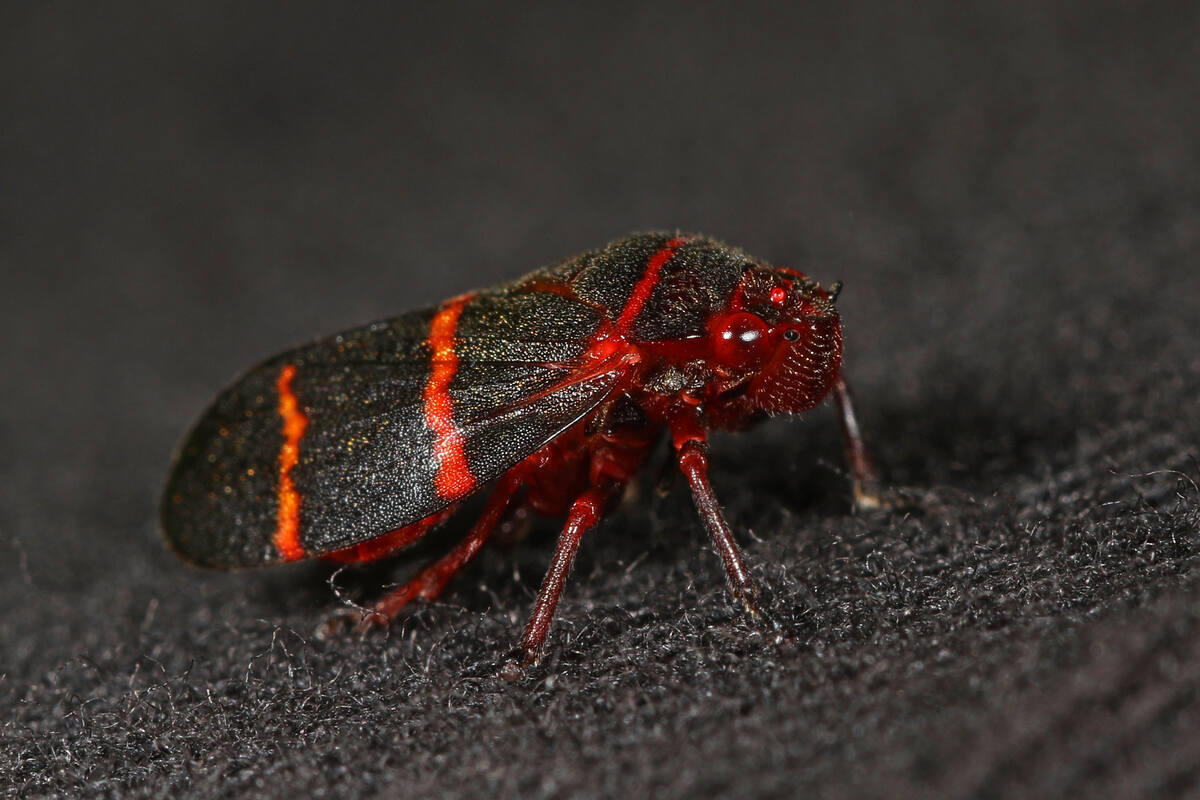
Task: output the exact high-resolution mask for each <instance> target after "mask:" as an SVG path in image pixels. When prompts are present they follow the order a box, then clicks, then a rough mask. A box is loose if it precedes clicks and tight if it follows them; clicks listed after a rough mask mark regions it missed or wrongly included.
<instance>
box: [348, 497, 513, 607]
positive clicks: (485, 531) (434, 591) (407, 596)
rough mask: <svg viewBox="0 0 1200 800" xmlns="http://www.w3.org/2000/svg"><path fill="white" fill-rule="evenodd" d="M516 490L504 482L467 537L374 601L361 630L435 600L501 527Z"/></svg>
mask: <svg viewBox="0 0 1200 800" xmlns="http://www.w3.org/2000/svg"><path fill="white" fill-rule="evenodd" d="M519 486H520V481H519V480H518V479H513V478H505V479H503V480H502V481H501V483H500V484H499V485H498V486H497V487H496V489H495V490H494V491H493V492H492V496H491V497H490V498H489V499H488V503H487V506H486V507H485V508H484V510H483V513H482V514H480V515H479V519H477V520H476V521H475V524H474V525H472V526H471V530H470V532H468V533H467V535H466V537H465V538H464V539H463V540H462V541H461V542H459V543H458V545H457V546H456V547H455V548H454V549H453V550H451V551H450V552H449V553H447V554H446V555H444V556H442V557H441V558H439V559H438V560H437V561H435V562H433V563H432V564H430V565H429V566H427V567H425V569H423V570H421V571H420V572H419V573H417V575H416V577H414V578H413V579H412V580H410V581H409V582H408V583H406V584H404V585H403V586H401V587H399V588H398V589H396V590H394V591H392V592H389V593H388V594H386V595H384V596H383V597H382V598H380V599H379V600H378V601H376V603H375V605H373V606H372V607H371V613H370V614H369V615H368V616H367V617H366V618H365V619H363V621H362V623H361V624H360V627H370V626H371V625H382V624H386V623H388V622H390V621H391V620H392V618H393V617H395V616H396V614H397V613H399V611H400V609H402V608H404V607H405V606H406V605H408V604H409V603H410V602H412V601H413V600H415V599H416V598H418V597H419V598H421V599H422V600H434V599H436V598H437V597H438V595H440V594H441V593H442V590H443V589H444V588H445V587H446V584H447V583H448V582H449V580H450V579H451V578H452V577H454V574H455V573H456V572H458V571H459V570H460V569H462V568H463V567H464V566H465V565H466V563H467V562H468V561H470V560H471V559H472V558H473V557H474V556H475V554H476V553H477V552H479V548H480V547H481V546H482V545H483V543H484V542H486V541H487V538H488V536H490V535H491V533H492V531H493V530H495V528H496V526H497V525H498V524H499V523H500V519H501V517H502V516H503V515H504V509H505V508H507V507H508V503H509V501H510V500H511V499H512V496H513V494H515V493H516V491H517V489H518V487H519Z"/></svg>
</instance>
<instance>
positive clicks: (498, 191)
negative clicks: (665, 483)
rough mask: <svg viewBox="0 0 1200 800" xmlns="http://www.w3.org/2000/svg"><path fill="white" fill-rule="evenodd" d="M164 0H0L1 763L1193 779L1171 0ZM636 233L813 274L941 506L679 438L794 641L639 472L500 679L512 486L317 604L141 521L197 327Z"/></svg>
mask: <svg viewBox="0 0 1200 800" xmlns="http://www.w3.org/2000/svg"><path fill="white" fill-rule="evenodd" d="M171 8H172V10H170V11H166V10H157V11H151V10H147V9H146V8H144V7H143V6H142V5H141V4H126V5H121V4H103V5H90V4H79V5H78V6H77V7H74V8H73V7H71V6H70V5H61V4H33V5H31V6H29V7H11V6H10V7H8V8H6V9H5V10H4V11H2V12H0V45H2V46H0V64H2V66H0V109H3V117H4V122H3V125H2V126H0V272H2V275H3V279H2V290H0V326H3V327H2V332H3V341H4V342H5V344H6V346H5V348H4V355H3V356H2V357H0V358H2V359H3V360H2V361H0V369H2V374H3V376H4V378H3V393H2V395H0V408H2V413H0V454H3V458H0V562H2V563H3V566H2V567H0V598H2V599H3V604H4V605H3V607H4V608H5V610H6V613H5V614H4V616H3V619H2V620H0V709H2V711H0V787H3V789H4V790H5V791H6V792H7V793H8V794H9V795H11V796H21V797H43V796H45V797H49V796H85V795H86V796H97V795H99V794H106V793H107V794H112V795H118V796H131V797H138V796H144V797H161V796H167V795H171V796H177V797H235V796H251V795H254V796H265V797H296V796H334V797H369V796H373V795H376V794H379V795H382V796H406V797H409V796H411V797H417V796H422V797H437V796H464V797H471V796H512V795H513V794H515V793H517V792H520V793H521V794H522V795H523V796H529V797H552V796H643V795H645V794H647V793H653V794H655V795H656V796H662V797H679V796H689V797H697V796H709V795H716V794H726V795H734V794H736V795H738V796H809V797H868V796H884V795H888V796H894V797H927V796H950V797H1005V796H1028V797H1082V796H1089V795H1090V796H1106V797H1145V796H1179V795H1184V794H1188V793H1189V792H1195V791H1196V785H1197V781H1198V780H1200V775H1198V771H1200V768H1198V766H1197V765H1198V763H1200V760H1198V759H1200V702H1198V700H1197V697H1198V691H1200V604H1198V601H1200V575H1198V571H1197V567H1198V564H1200V533H1198V528H1200V505H1198V503H1200V493H1198V490H1197V481H1200V465H1198V461H1197V458H1198V434H1200V405H1198V403H1197V396H1198V392H1200V323H1198V321H1200V277H1198V272H1197V262H1198V260H1200V148H1198V147H1197V143H1198V142H1200V103H1197V101H1196V98H1197V94H1198V89H1200V57H1198V56H1200V53H1198V52H1197V50H1198V44H1197V43H1198V42H1200V24H1198V23H1200V18H1198V12H1197V10H1196V6H1195V5H1194V4H1190V3H1178V4H1164V3H1148V4H1137V5H1136V6H1135V5H1133V4H1124V3H1115V2H1114V3H1079V4H1056V5H1055V6H1054V7H1053V8H1052V9H1051V8H1049V6H1046V7H1045V8H1043V7H1042V6H1040V5H1035V4H1029V5H1028V6H1021V7H1016V8H1014V7H1013V6H1012V4H1008V3H991V4H985V5H976V4H972V5H971V7H969V8H968V7H965V6H964V7H960V4H958V3H946V4H944V5H941V6H933V5H928V4H923V5H921V6H920V7H919V9H910V8H909V7H908V6H907V5H904V4H897V5H895V6H893V5H891V4H884V3H876V4H870V3H853V4H849V5H844V6H841V7H840V8H841V10H838V11H828V10H826V11H822V10H817V9H810V10H796V9H793V10H791V11H789V12H787V13H782V12H781V11H779V10H773V9H770V8H768V7H765V6H764V7H753V6H744V5H741V4H717V3H707V4H686V5H680V6H676V7H655V8H650V7H644V6H641V5H638V4H631V5H629V6H625V7H612V6H609V7H606V8H605V9H604V10H592V11H584V10H574V11H565V10H563V9H562V8H560V7H557V6H552V5H546V6H541V7H522V8H500V9H498V8H492V7H489V6H486V5H483V4H479V5H473V6H466V7H459V8H456V9H449V8H446V9H442V10H438V11H427V10H419V8H418V7H413V8H406V7H403V6H392V7H387V10H384V9H383V8H380V9H366V8H364V7H362V6H358V5H355V6H354V8H353V10H351V9H350V8H349V7H347V8H346V9H340V10H338V9H334V8H332V7H323V6H318V5H316V4H311V5H309V4H303V5H295V4H292V5H288V6H280V7H275V8H268V7H267V6H265V5H258V4H254V5H253V6H252V7H248V6H247V4H237V3H226V4H212V3H194V4H172V5H171ZM658 227H679V228H682V229H686V230H699V231H703V232H706V233H710V234H713V235H716V236H719V237H722V238H724V239H726V240H727V241H729V242H731V243H734V244H737V245H740V246H742V247H745V248H747V249H748V250H750V251H751V252H752V253H755V254H756V255H758V256H760V257H762V258H765V259H769V260H772V261H775V262H777V263H781V264H788V265H792V266H796V267H799V268H800V269H803V270H805V271H807V272H809V273H810V274H812V275H813V276H814V277H816V278H817V279H819V280H822V281H826V282H828V281H832V280H834V279H838V278H840V279H843V280H844V281H845V283H846V289H845V291H844V293H843V295H842V299H841V300H840V301H839V306H840V307H841V309H842V311H843V314H844V319H845V329H846V353H847V371H848V374H849V375H850V376H851V378H852V380H853V381H854V384H855V386H856V390H857V396H858V399H859V403H860V406H861V408H860V412H861V416H862V421H863V424H864V426H865V427H866V430H867V432H868V434H869V436H870V437H871V440H872V442H873V444H874V446H875V448H876V451H877V454H878V457H879V460H880V462H881V463H882V464H883V465H884V467H885V469H886V470H887V472H888V474H889V475H890V477H891V479H892V480H893V481H894V482H895V483H897V484H901V485H909V486H915V487H921V488H925V489H932V490H934V491H935V492H936V493H937V494H938V496H939V497H940V499H941V503H940V504H938V505H936V506H934V507H933V508H931V509H929V510H928V511H926V512H925V513H923V514H918V515H911V516H886V515H885V516H865V517H855V516H852V515H851V514H850V513H849V512H848V498H847V493H846V488H845V483H844V481H843V480H842V478H841V476H840V474H839V473H840V470H841V461H840V454H839V452H838V442H837V436H836V431H835V429H834V420H833V415H832V412H831V410H830V409H829V408H828V407H825V408H822V409H818V410H817V411H814V412H812V413H811V414H809V415H806V416H805V417H804V418H803V419H801V420H790V421H788V420H776V421H773V422H772V423H770V424H769V425H767V426H765V427H764V428H762V429H759V430H757V431H755V432H752V433H749V434H745V435H741V436H736V437H733V436H729V437H722V438H720V439H718V440H717V442H716V444H715V456H714V460H715V465H716V466H715V472H714V476H713V478H714V482H715V484H716V487H717V490H718V492H719V494H720V496H721V498H722V500H723V502H724V503H725V504H726V507H727V512H728V516H729V517H730V519H731V521H732V522H733V524H734V526H735V527H736V529H737V530H738V531H739V535H740V537H741V540H742V542H743V543H744V544H745V547H746V550H747V556H748V558H749V559H750V560H751V562H752V564H753V566H754V571H755V573H756V575H757V576H758V578H759V579H760V580H761V581H762V582H763V583H764V585H765V586H767V587H769V589H770V593H769V594H770V597H769V604H770V606H771V608H772V609H773V610H774V611H775V613H776V615H777V616H778V617H780V618H781V619H782V620H783V621H784V623H785V625H786V626H787V627H788V629H789V630H790V631H791V632H792V637H793V638H792V640H791V641H789V642H786V643H784V644H781V645H776V644H774V643H772V642H771V641H769V640H767V639H766V638H764V637H763V636H761V635H760V634H758V633H757V632H756V630H755V629H754V627H753V626H752V625H748V624H747V622H746V620H745V619H743V618H742V616H741V615H739V614H738V613H737V612H736V611H735V610H734V609H733V608H732V606H731V605H730V603H729V602H728V601H727V599H726V597H725V595H724V592H723V587H722V576H721V571H720V566H719V563H718V561H717V559H716V558H715V557H714V556H713V554H712V553H711V552H710V551H709V549H708V547H707V544H706V543H705V542H704V540H703V533H702V530H701V528H700V526H699V523H698V521H697V520H696V519H695V515H694V513H693V511H692V509H691V507H690V503H689V501H688V499H687V497H686V496H685V495H684V493H682V492H681V491H680V490H681V488H682V487H679V486H677V487H676V490H675V492H674V493H673V494H672V495H670V496H669V497H667V498H665V499H663V498H659V497H657V496H655V494H654V493H653V491H652V490H651V482H652V479H653V476H652V475H651V476H650V478H649V479H648V480H647V482H646V483H645V484H644V485H643V486H642V487H641V488H642V491H641V495H640V497H638V498H637V499H636V500H632V501H631V502H629V503H627V504H626V505H624V506H623V507H622V508H620V509H618V510H617V511H616V513H614V515H613V516H612V518H611V519H610V520H609V521H608V522H607V524H605V525H604V526H603V527H602V528H600V529H599V530H598V531H596V532H595V533H594V534H593V535H590V536H589V537H588V538H587V539H586V540H585V542H584V545H583V548H582V552H581V555H580V558H579V561H578V562H577V564H576V568H575V571H574V574H573V576H572V579H571V581H570V584H569V586H568V590H567V594H566V598H565V600H564V603H563V605H562V607H561V609H560V613H559V617H558V620H557V623H556V626H555V629H554V631H553V633H552V635H551V639H550V653H549V656H548V658H547V660H546V663H545V664H544V665H543V666H542V667H540V668H538V669H537V670H534V671H532V672H531V673H530V674H529V675H528V676H527V678H526V679H525V680H524V681H523V682H521V683H519V684H516V685H508V684H504V683H502V682H499V681H497V680H496V679H495V677H494V674H495V669H496V659H497V658H498V657H499V656H501V655H502V654H503V653H504V652H505V651H506V650H507V649H508V648H509V647H510V646H511V645H512V644H513V643H514V642H515V641H516V638H517V636H518V635H519V632H520V629H521V626H522V625H523V623H524V620H525V619H526V616H527V614H528V612H529V608H530V604H531V598H532V594H533V592H535V591H536V588H537V585H538V583H539V581H540V577H541V573H542V570H543V569H544V567H545V565H546V563H547V562H548V559H549V556H550V552H551V549H552V541H553V536H554V534H555V524H554V523H553V522H547V523H544V524H539V525H538V526H537V527H535V529H534V531H533V533H532V535H531V536H530V537H529V539H528V540H526V541H525V542H523V543H521V544H520V545H519V546H516V547H515V548H511V549H508V550H505V549H504V548H490V549H488V550H487V551H485V552H484V553H483V554H482V555H481V557H480V558H479V560H478V563H477V564H476V565H475V566H473V567H472V568H471V569H470V570H469V571H468V572H467V573H466V574H464V575H463V576H462V577H461V578H460V579H459V580H458V581H457V582H456V583H455V584H454V585H453V587H452V589H451V590H450V591H449V592H448V593H447V595H446V596H445V597H444V599H443V602H442V603H440V604H437V605H434V606H427V607H423V608H419V609H416V610H415V611H414V612H413V613H411V614H406V615H405V616H404V618H403V619H402V620H401V621H399V622H398V623H397V624H396V625H395V626H394V627H393V628H392V629H391V631H390V633H389V635H380V636H375V637H370V638H368V639H366V640H357V639H354V638H345V639H337V640H333V641H318V640H316V639H315V638H314V637H313V631H314V629H315V628H316V626H317V624H318V623H319V621H320V620H321V619H322V616H323V615H324V614H326V613H327V612H328V611H329V610H331V609H333V608H335V607H336V605H337V603H338V600H337V597H336V596H335V594H334V592H333V591H332V590H331V588H330V587H329V585H328V584H327V583H326V579H327V578H328V577H329V575H330V573H331V570H330V569H329V568H327V567H325V566H321V565H300V566H294V567H289V568H280V569H275V570H268V571H262V572H248V573H240V574H231V575H224V574H213V573H205V572H201V571H197V570H193V569H190V568H188V567H186V566H184V565H183V564H180V563H178V562H177V561H176V560H174V559H173V558H172V557H171V555H170V554H169V553H167V552H166V551H165V549H164V548H163V546H162V545H161V543H160V541H159V540H158V538H157V533H156V530H155V523H154V519H153V516H154V509H155V504H156V502H157V493H158V492H159V490H160V487H161V484H162V481H163V480H164V477H165V470H166V465H167V461H168V457H169V453H170V450H171V448H172V447H173V446H174V444H175V443H176V442H177V440H178V438H179V437H180V436H181V435H182V433H183V430H184V428H185V426H186V425H187V424H188V423H189V422H190V421H191V419H192V418H193V417H194V416H195V415H196V414H198V413H199V412H200V410H201V409H202V408H203V406H204V404H205V403H206V402H207V400H208V399H209V397H211V396H212V395H213V394H214V393H215V392H216V391H217V390H218V389H219V388H220V387H221V386H222V385H223V384H224V383H225V382H227V381H228V380H229V379H230V378H231V377H232V376H233V375H234V374H235V373H236V372H237V371H238V370H240V369H242V368H244V367H246V366H248V365H250V364H251V363H253V362H255V361H257V360H259V359H261V358H263V357H266V356H268V355H271V354H272V353H273V352H275V351H278V350H281V349H283V348H285V347H287V346H289V345H293V344H296V343H299V342H302V341H305V340H307V339H309V338H311V337H313V336H315V335H318V334H321V333H327V332H332V331H335V330H338V329H341V328H344V327H347V326H349V325H352V324H356V323H360V322H363V321H367V320H370V319H374V318H378V317H385V316H389V315H391V314H394V313H396V312H398V311H400V310H403V309H407V308H412V307H415V306H418V305H422V304H426V303H429V302H433V301H436V300H438V299H441V298H443V297H446V296H449V295H451V294H453V293H456V292H459V291H462V290H465V289H468V288H471V287H474V286H480V285H488V284H491V283H494V282H496V281H498V280H500V279H503V278H506V277H511V276H514V275H517V274H519V273H521V272H523V271H525V270H527V269H530V268H532V267H535V266H538V265H541V264H544V263H548V262H552V261H555V260H557V259H559V258H561V257H563V256H566V255H569V254H571V253H573V252H577V251H579V250H581V249H585V248H588V247H592V246H595V245H598V244H601V243H603V242H605V241H607V240H609V239H611V238H614V237H616V236H619V235H621V234H623V233H625V232H627V231H630V230H641V229H648V228H658ZM462 524H463V523H462V522H461V521H460V523H459V526H460V527H458V528H454V527H453V526H452V529H451V530H450V531H449V532H448V533H449V535H450V536H451V537H452V536H453V533H454V531H455V530H461V525H462ZM436 552H438V547H437V545H436V543H431V547H430V548H428V549H427V553H426V554H427V555H428V554H432V553H436ZM417 563H419V559H418V560H415V561H414V560H402V561H400V562H398V563H391V564H386V565H384V566H382V567H379V568H370V569H365V570H360V571H355V572H343V573H341V574H339V575H338V576H337V578H336V583H337V585H338V587H339V591H342V592H345V593H348V594H350V595H352V596H356V597H360V598H361V597H365V596H369V595H371V594H373V593H375V592H377V591H378V590H379V589H380V587H382V586H384V585H386V584H388V583H389V582H392V581H396V580H400V579H402V578H403V576H404V575H406V574H409V573H410V572H411V571H412V570H413V569H414V568H415V566H416V564H417Z"/></svg>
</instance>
